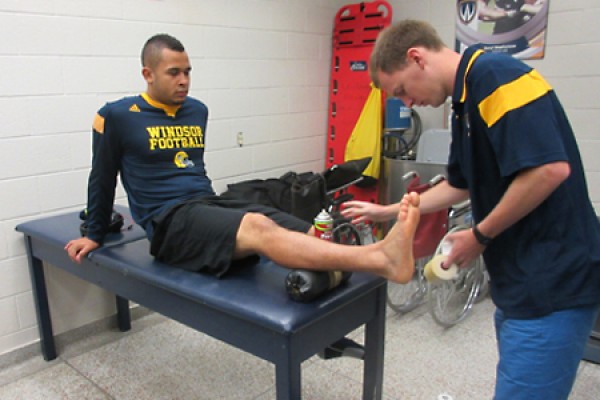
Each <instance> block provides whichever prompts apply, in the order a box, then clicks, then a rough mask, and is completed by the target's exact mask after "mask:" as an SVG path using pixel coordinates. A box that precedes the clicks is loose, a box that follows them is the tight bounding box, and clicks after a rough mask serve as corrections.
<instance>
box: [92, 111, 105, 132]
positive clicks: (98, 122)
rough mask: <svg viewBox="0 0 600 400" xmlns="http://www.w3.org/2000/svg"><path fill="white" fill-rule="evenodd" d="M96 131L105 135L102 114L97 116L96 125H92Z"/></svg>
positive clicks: (95, 118)
mask: <svg viewBox="0 0 600 400" xmlns="http://www.w3.org/2000/svg"><path fill="white" fill-rule="evenodd" d="M92 127H93V128H94V130H95V131H96V132H98V133H104V118H103V117H102V116H101V115H100V114H96V116H95V117H94V123H93V124H92Z"/></svg>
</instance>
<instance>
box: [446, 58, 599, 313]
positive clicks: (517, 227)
mask: <svg viewBox="0 0 600 400" xmlns="http://www.w3.org/2000/svg"><path fill="white" fill-rule="evenodd" d="M452 103H453V110H454V117H453V122H452V144H451V151H450V157H449V165H448V174H449V177H448V182H449V183H450V184H451V185H452V186H454V187H457V188H463V189H468V190H469V194H470V197H471V204H472V209H473V218H474V221H476V222H479V221H481V220H483V219H484V218H485V217H486V216H487V215H488V214H489V213H490V211H491V210H492V209H493V208H494V207H495V206H496V205H497V204H498V202H499V201H500V199H501V198H502V196H503V195H504V193H505V192H506V190H507V188H508V187H509V185H510V184H511V183H512V181H513V180H514V178H515V176H516V175H517V174H518V173H519V172H520V171H522V170H523V169H526V168H531V167H536V166H540V165H543V164H546V163H552V162H556V161H566V162H568V163H569V165H570V167H571V174H570V176H569V177H568V178H567V180H566V181H565V182H563V183H562V184H561V185H560V186H559V187H558V188H557V189H556V190H555V191H554V192H553V193H552V194H551V195H550V196H549V197H548V198H547V199H546V200H545V201H544V202H543V203H542V204H541V205H540V206H538V207H537V208H536V209H535V210H533V211H532V212H531V213H530V214H529V215H527V216H525V217H524V218H523V219H521V220H520V221H518V222H517V223H516V224H514V225H513V226H511V227H510V228H508V229H507V230H506V231H504V232H503V233H502V234H500V235H499V236H498V237H496V238H495V239H494V240H493V241H492V243H491V244H490V246H488V247H487V248H486V250H485V252H484V254H483V256H484V259H485V262H486V266H487V268H488V271H489V273H490V277H491V294H492V298H493V300H494V302H495V304H496V305H497V306H498V307H499V308H500V309H502V310H503V311H504V312H505V314H506V315H507V317H509V318H535V317H540V316H543V315H547V314H549V313H551V312H554V311H558V310H561V309H567V308H572V307H577V306H583V305H589V304H597V303H600V224H599V223H598V219H597V217H596V215H595V212H594V210H593V207H592V205H591V202H590V200H589V195H588V189H587V185H586V180H585V176H584V171H583V166H582V163H581V158H580V155H579V150H578V148H577V143H576V141H575V137H574V134H573V131H572V129H571V126H570V124H569V122H568V120H567V117H566V115H565V113H564V110H563V108H562V106H561V104H560V102H559V101H558V99H557V97H556V95H555V93H554V91H553V90H552V87H551V86H550V85H549V84H548V82H546V81H545V80H544V78H542V77H541V76H540V75H539V74H538V73H537V71H536V70H534V69H532V68H531V67H529V66H528V65H526V64H525V63H523V62H521V61H519V60H516V59H514V58H513V57H510V56H508V55H504V54H498V53H485V52H483V51H482V49H481V48H480V47H477V46H475V47H471V48H469V49H467V50H466V51H465V53H464V54H463V56H462V59H461V62H460V65H459V68H458V72H457V76H456V82H455V89H454V93H453V96H452ZM532 190H535V188H532Z"/></svg>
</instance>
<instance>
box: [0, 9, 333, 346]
mask: <svg viewBox="0 0 600 400" xmlns="http://www.w3.org/2000/svg"><path fill="white" fill-rule="evenodd" d="M343 4H344V3H343V2H341V1H339V0H325V1H321V0H294V1H287V0H104V1H92V0H0V37H1V38H2V39H1V43H2V44H1V45H0V71H1V73H0V110H2V111H1V112H0V160H2V161H1V165H2V168H0V204H1V205H2V207H0V273H1V276H2V278H1V279H0V320H1V321H2V323H1V324H0V354H2V353H5V352H8V351H10V350H12V349H15V348H19V347H22V346H24V345H26V344H28V343H31V342H34V341H37V340H38V333H37V326H36V321H35V311H34V307H33V299H32V293H31V284H30V280H29V273H28V269H27V262H26V258H25V253H24V246H23V239H22V235H20V234H18V233H16V232H15V231H14V227H15V225H17V224H18V223H19V222H22V221H26V220H29V219H32V218H35V217H40V216H44V215H48V214H52V213H56V212H61V211H65V210H73V211H76V210H79V209H81V208H82V206H83V205H84V204H85V201H86V183H87V175H88V172H89V166H90V156H91V152H90V141H91V140H90V139H91V136H90V127H91V123H92V119H93V116H94V114H95V112H96V110H97V109H98V108H99V107H100V106H102V105H103V104H104V103H105V102H106V101H109V100H114V99H116V98H119V97H122V96H124V95H130V94H138V93H140V92H141V91H143V90H144V89H145V82H144V81H143V79H142V77H141V73H140V71H141V67H140V61H139V54H140V50H141V47H142V45H143V44H144V42H145V41H146V39H147V38H148V37H150V36H151V35H153V34H155V33H159V32H167V33H170V34H172V35H174V36H176V37H177V38H179V39H180V40H181V41H182V42H183V44H184V45H185V46H186V49H187V51H188V53H189V55H190V57H191V62H192V66H193V73H192V78H193V80H192V90H191V95H192V96H195V97H198V98H200V99H202V100H203V101H205V102H206V103H207V104H208V106H209V108H210V120H209V125H208V129H207V155H206V159H207V163H208V172H209V174H210V176H211V177H212V179H213V181H214V184H215V188H216V190H217V191H222V190H223V189H224V188H225V187H226V184H227V183H229V182H232V181H239V180H242V179H246V178H249V177H274V176H279V175H281V174H282V173H284V172H286V171H288V170H295V171H306V170H319V171H320V170H321V169H322V168H324V167H323V165H324V156H325V134H326V123H327V93H328V84H329V81H328V79H329V64H330V57H331V30H332V21H333V19H334V16H335V13H336V12H337V10H338V9H339V8H340V7H341V6H342V5H343ZM238 132H242V133H243V137H244V146H243V147H239V146H238V144H237V142H236V136H237V133H238ZM119 202H122V203H124V202H125V200H124V198H123V191H122V190H120V192H119ZM48 281H49V291H50V303H51V304H50V305H51V311H52V314H53V321H54V328H55V332H56V333H60V332H64V331H67V330H70V329H73V328H75V327H78V326H81V325H83V324H85V323H89V322H91V321H94V320H97V319H99V318H102V317H103V316H106V315H110V314H112V313H114V299H113V297H112V296H109V295H107V294H106V293H104V292H103V291H101V290H100V289H97V288H94V287H93V286H91V285H88V284H85V283H82V282H80V281H78V280H77V279H76V278H73V277H71V276H68V275H67V274H65V273H62V272H61V271H57V270H55V269H54V268H50V269H48Z"/></svg>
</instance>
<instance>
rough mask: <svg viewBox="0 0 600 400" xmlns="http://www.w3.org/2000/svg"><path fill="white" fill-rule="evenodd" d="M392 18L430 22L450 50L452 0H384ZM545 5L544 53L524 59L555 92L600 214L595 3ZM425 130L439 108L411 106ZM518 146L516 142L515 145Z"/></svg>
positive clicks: (439, 118)
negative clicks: (419, 116) (572, 133)
mask: <svg viewBox="0 0 600 400" xmlns="http://www.w3.org/2000/svg"><path fill="white" fill-rule="evenodd" d="M388 1H389V3H390V4H391V5H392V8H393V10H394V14H393V20H394V21H396V20H400V19H404V18H412V19H422V20H426V21H429V22H431V23H432V24H433V25H434V26H435V27H436V29H437V30H438V32H439V33H440V35H441V36H442V39H444V41H445V43H446V45H448V47H450V48H454V18H455V15H456V11H455V6H456V1H455V0H388ZM547 1H549V5H550V14H549V20H548V34H547V37H546V39H547V41H546V55H545V57H544V59H543V60H530V61H526V62H527V63H529V64H530V65H531V66H532V67H534V68H536V69H538V70H539V71H540V73H541V74H542V75H544V77H545V78H546V80H548V81H549V83H550V84H551V85H552V86H553V87H554V89H555V91H556V93H557V94H558V96H559V98H560V99H561V102H562V104H563V107H564V108H565V110H566V112H567V114H568V116H569V119H570V121H571V125H572V126H573V129H574V130H575V135H576V138H577V141H578V144H579V149H580V151H581V155H582V158H583V163H584V168H585V172H586V176H587V181H588V188H589V191H590V198H591V200H592V203H593V204H594V207H595V209H596V213H597V214H600V157H598V154H600V129H599V127H600V95H598V92H599V91H600V35H599V34H600V29H599V27H598V21H600V1H599V0H578V1H569V0H547ZM416 110H417V111H418V112H419V113H420V115H421V117H422V118H423V119H424V120H425V123H424V129H427V128H432V127H437V128H439V127H441V126H443V124H444V121H443V110H442V109H441V108H440V109H432V108H416ZM515 145H518V143H515Z"/></svg>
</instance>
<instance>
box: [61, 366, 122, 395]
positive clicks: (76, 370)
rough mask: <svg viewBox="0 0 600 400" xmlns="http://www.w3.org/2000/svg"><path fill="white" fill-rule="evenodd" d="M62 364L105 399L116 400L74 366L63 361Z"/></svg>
mask: <svg viewBox="0 0 600 400" xmlns="http://www.w3.org/2000/svg"><path fill="white" fill-rule="evenodd" d="M63 362H64V364H65V365H66V366H68V367H69V368H71V369H72V370H73V371H74V372H75V373H76V374H77V375H79V376H80V377H81V378H83V379H84V380H86V381H87V382H89V383H90V384H91V385H92V386H93V387H95V388H96V389H98V390H99V391H100V392H101V393H102V394H104V395H106V397H107V398H109V399H111V400H116V397H114V396H112V395H111V394H110V393H108V392H107V391H106V390H104V389H103V388H102V387H101V386H100V385H99V384H98V383H96V382H95V381H94V380H93V379H92V378H90V377H88V376H87V375H86V374H84V373H83V372H82V371H81V370H79V368H77V367H76V366H75V365H73V364H71V363H70V362H69V361H68V360H63Z"/></svg>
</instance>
